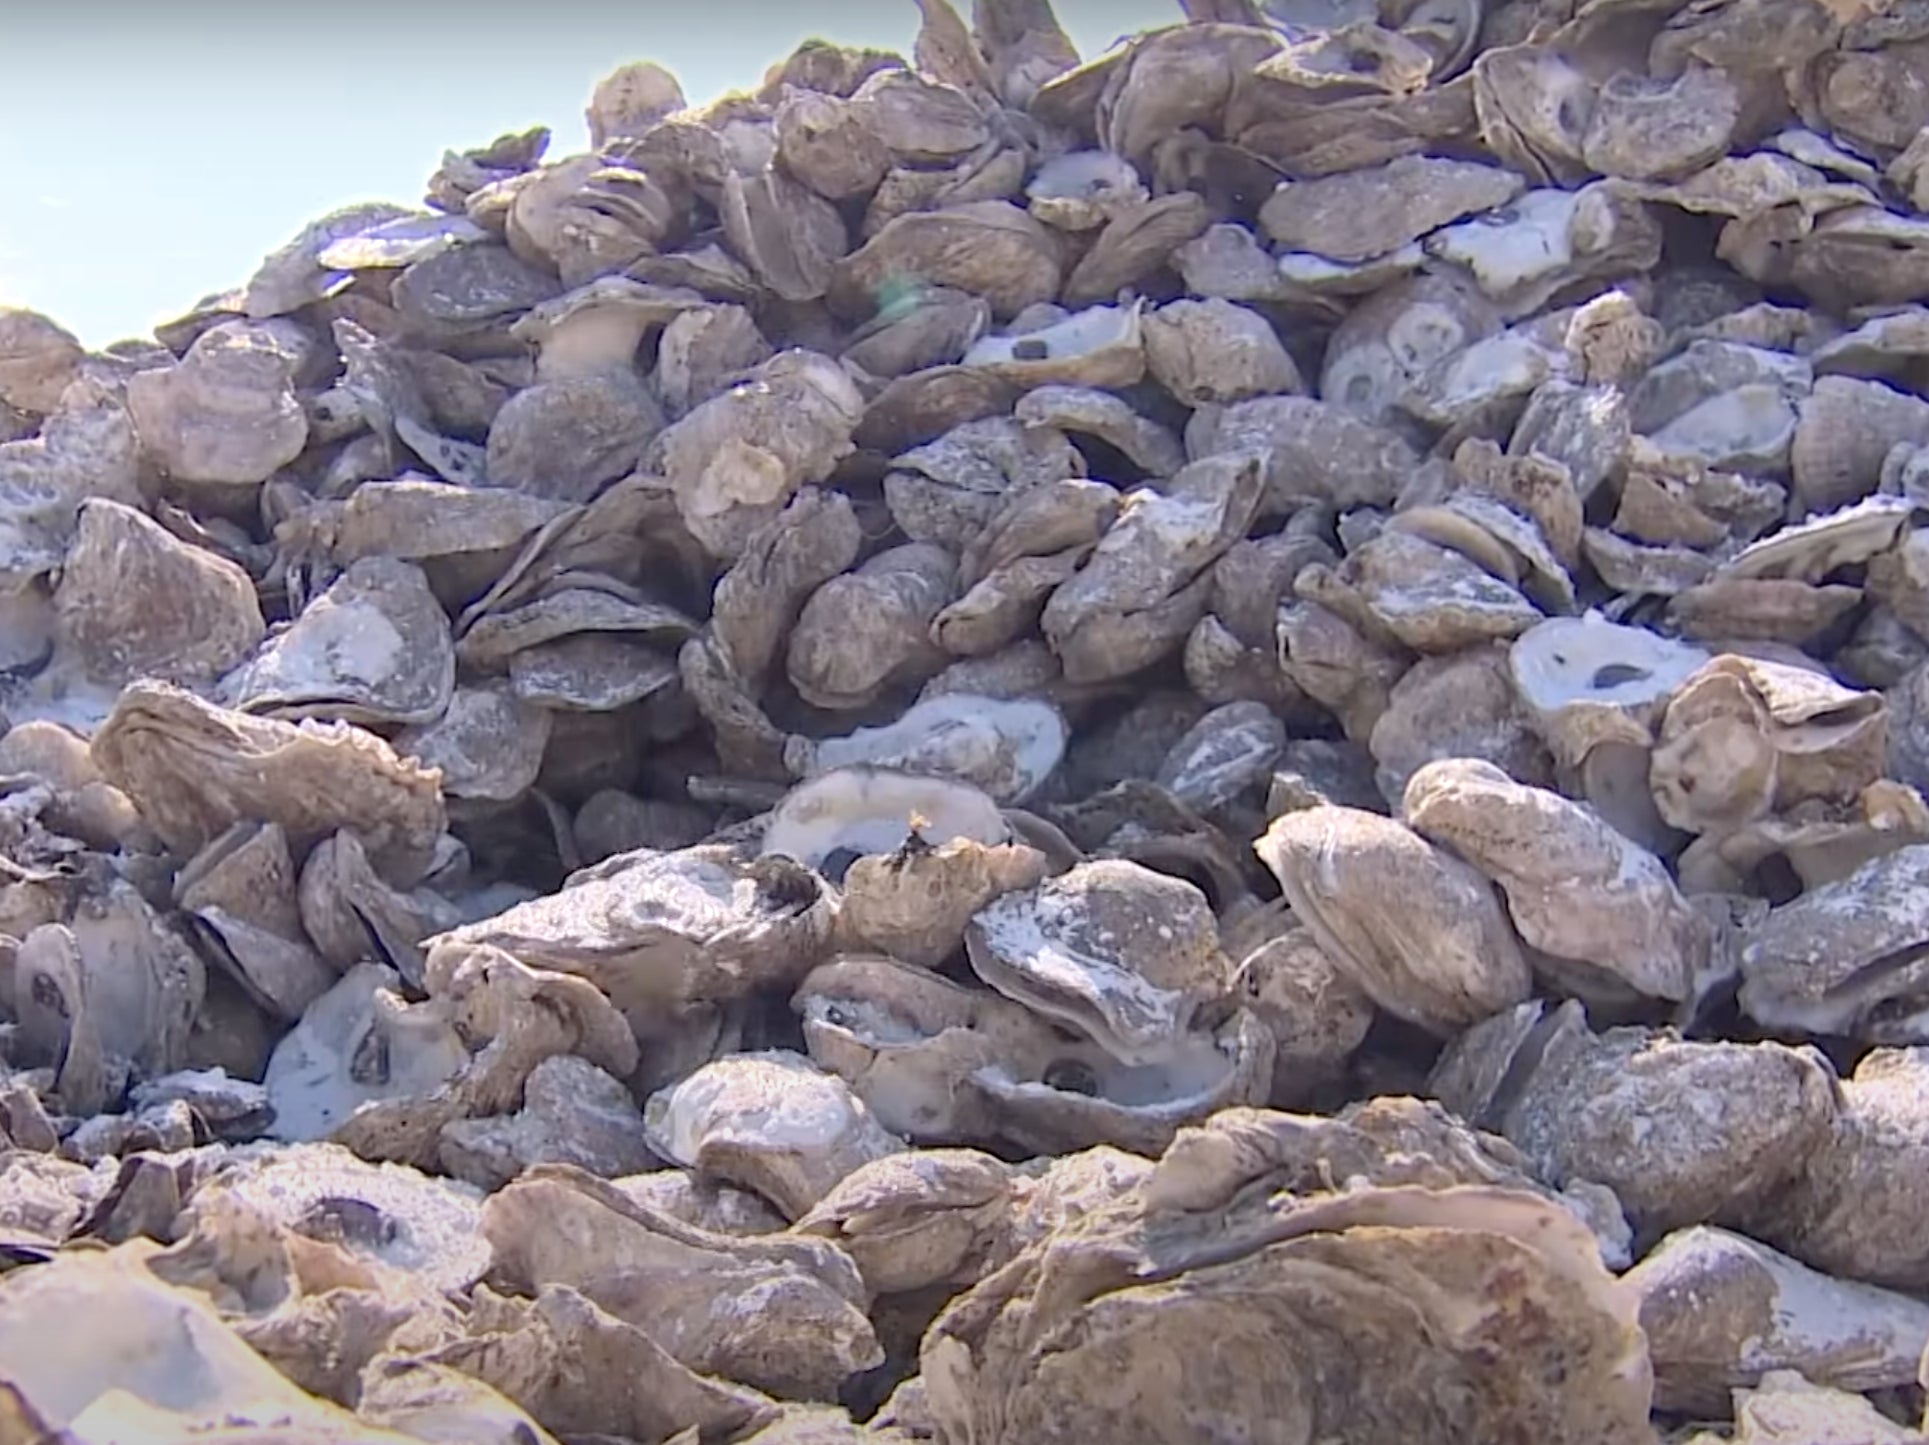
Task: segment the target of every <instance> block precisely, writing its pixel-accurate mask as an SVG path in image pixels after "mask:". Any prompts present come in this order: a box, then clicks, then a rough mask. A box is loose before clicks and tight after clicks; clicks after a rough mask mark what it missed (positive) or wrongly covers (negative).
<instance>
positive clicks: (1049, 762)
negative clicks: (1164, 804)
mask: <svg viewBox="0 0 1929 1445" xmlns="http://www.w3.org/2000/svg"><path fill="white" fill-rule="evenodd" d="M1066 735H1067V729H1066V726H1065V720H1064V718H1063V717H1062V716H1061V715H1060V713H1059V711H1058V709H1056V708H1054V707H1053V706H1051V704H1049V703H1044V702H1036V701H1033V700H1030V699H1013V700H1009V701H1001V700H999V699H997V698H990V697H979V696H974V695H972V694H969V693H948V694H946V695H945V696H943V697H937V698H932V699H930V700H928V701H925V702H920V703H918V704H916V705H915V706H913V707H911V708H909V709H908V710H906V711H905V712H904V713H903V714H902V715H900V716H899V718H898V719H897V721H896V722H893V723H890V724H888V725H886V726H884V727H876V728H859V729H858V730H857V731H856V732H854V733H851V734H849V735H847V736H845V737H841V738H820V739H816V740H811V739H807V738H793V739H792V740H791V745H790V746H789V747H788V748H787V749H786V761H788V762H789V763H790V765H791V768H792V771H793V772H795V773H796V774H797V775H798V776H799V777H805V778H808V777H814V776H816V775H817V774H820V773H823V772H827V771H830V770H831V769H835V768H848V767H857V766H864V767H872V768H882V769H886V770H888V771H892V772H904V773H925V774H930V775H932V776H935V777H943V778H953V779H956V780H957V781H958V782H961V783H969V784H971V785H972V786H973V787H977V788H982V789H984V791H985V792H986V793H988V794H989V795H990V796H991V797H993V798H995V799H996V800H997V801H998V802H1000V803H1022V802H1023V801H1024V800H1025V799H1026V798H1027V797H1028V796H1029V795H1030V794H1032V793H1033V792H1035V791H1037V789H1038V788H1039V787H1040V786H1041V785H1042V784H1043V783H1044V781H1045V780H1046V779H1047V778H1048V777H1050V776H1051V773H1052V770H1053V769H1054V768H1056V767H1057V766H1058V760H1059V759H1060V758H1061V757H1062V756H1063V755H1064V751H1065V740H1066Z"/></svg>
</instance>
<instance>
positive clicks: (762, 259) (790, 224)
mask: <svg viewBox="0 0 1929 1445" xmlns="http://www.w3.org/2000/svg"><path fill="white" fill-rule="evenodd" d="M718 211H719V214H720V215H721V217H722V219H723V228H724V234H725V235H726V236H728V237H729V238H730V247H731V250H732V251H734V252H735V253H736V254H737V255H738V256H739V257H741V258H742V259H743V260H744V261H745V262H746V263H747V264H748V265H749V266H750V268H751V270H752V271H754V272H756V274H757V278H758V279H759V280H760V281H762V282H763V283H764V284H765V285H766V286H768V287H769V288H770V289H771V291H772V292H773V293H774V294H775V295H777V296H780V297H782V298H783V299H784V300H786V301H815V300H817V299H818V298H819V297H821V296H823V294H824V292H825V291H826V290H827V289H828V288H829V287H830V284H831V276H832V274H833V269H834V267H835V266H836V263H837V261H838V260H839V259H840V258H841V257H842V256H844V255H845V253H846V252H848V251H849V250H850V233H849V232H848V231H847V230H846V229H845V226H844V218H843V217H842V216H841V215H839V214H838V210H837V207H836V206H835V205H833V204H832V203H831V202H830V201H827V200H825V199H824V197H822V196H821V195H819V194H817V192H815V191H813V190H812V189H810V188H809V187H808V186H806V185H804V184H803V183H802V182H801V181H796V180H793V179H791V177H790V176H789V175H788V174H787V173H786V172H785V171H783V170H782V169H780V168H779V167H777V166H776V165H771V166H767V167H765V169H764V170H763V171H762V172H761V173H759V174H758V175H756V176H749V177H746V176H740V175H737V174H736V173H734V172H732V173H731V174H729V175H726V176H725V177H724V178H723V195H722V197H721V199H720V201H719V203H718Z"/></svg>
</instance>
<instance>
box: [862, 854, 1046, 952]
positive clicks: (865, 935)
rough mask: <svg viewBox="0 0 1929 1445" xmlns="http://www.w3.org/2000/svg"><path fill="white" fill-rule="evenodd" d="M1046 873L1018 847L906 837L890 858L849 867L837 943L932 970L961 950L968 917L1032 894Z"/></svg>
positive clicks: (868, 857)
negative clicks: (1005, 898) (1006, 897)
mask: <svg viewBox="0 0 1929 1445" xmlns="http://www.w3.org/2000/svg"><path fill="white" fill-rule="evenodd" d="M1049 867H1050V864H1049V862H1048V860H1047V859H1046V856H1045V854H1044V853H1042V852H1040V851H1039V850H1038V849H1036V848H1032V847H1029V846H1027V845H1026V844H1023V843H1001V844H998V845H996V846H995V847H987V846H986V845H985V844H983V843H980V842H978V841H976V840H975V839H972V838H950V839H947V840H946V841H944V842H943V843H940V844H938V845H937V846H936V847H932V846H931V845H930V844H928V843H926V842H925V841H924V839H923V838H922V837H921V836H918V835H916V834H913V835H912V836H910V837H907V838H906V839H905V841H904V844H903V846H902V847H900V848H898V849H897V851H896V852H894V853H890V854H876V853H872V854H865V855H863V856H860V857H858V858H857V859H856V860H855V861H853V862H852V863H851V865H850V868H849V871H848V872H846V873H845V874H844V878H843V888H844V897H843V902H842V906H841V907H840V908H839V910H838V915H837V927H838V935H839V937H840V938H842V939H844V940H845V941H846V942H847V943H849V944H850V945H851V946H852V947H855V948H860V949H874V950H877V951H879V952H882V953H886V954H889V955H890V956H891V957H892V958H896V959H902V960H903V961H904V962H906V963H913V964H918V965H920V966H922V967H925V968H936V967H938V966H939V965H940V964H942V963H943V962H944V961H945V960H946V959H948V958H950V957H951V956H952V955H953V954H954V953H956V952H957V951H958V950H959V948H960V947H962V946H963V944H964V937H965V928H966V925H968V924H969V923H970V922H971V919H972V916H973V915H974V914H976V913H977V912H978V911H979V910H980V909H982V908H984V907H985V906H986V905H987V904H988V903H990V902H991V901H992V900H993V899H994V898H997V897H999V896H1001V895H1003V894H1006V893H1010V892H1014V891H1015V890H1017V889H1021V888H1033V887H1036V886H1037V885H1038V884H1039V883H1041V882H1043V881H1044V879H1045V875H1046V873H1047V871H1048V869H1049Z"/></svg>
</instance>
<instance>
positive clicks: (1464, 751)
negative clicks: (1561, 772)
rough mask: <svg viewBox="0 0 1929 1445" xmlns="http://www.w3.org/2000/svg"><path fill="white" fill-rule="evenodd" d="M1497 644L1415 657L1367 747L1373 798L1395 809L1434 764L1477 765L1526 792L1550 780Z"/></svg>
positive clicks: (1546, 760) (1389, 697) (1544, 758)
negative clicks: (1473, 761)
mask: <svg viewBox="0 0 1929 1445" xmlns="http://www.w3.org/2000/svg"><path fill="white" fill-rule="evenodd" d="M1507 660H1508V649H1507V648H1505V647H1503V646H1500V645H1498V644H1496V645H1493V646H1489V647H1474V648H1468V649H1467V650H1466V651H1464V652H1452V653H1447V654H1445V655H1444V656H1439V657H1423V658H1421V659H1420V660H1419V661H1418V662H1416V663H1415V664H1414V665H1413V666H1412V667H1410V668H1408V669H1407V670H1406V673H1405V675H1404V676H1402V677H1401V678H1400V680H1399V681H1398V682H1397V683H1395V684H1394V685H1393V688H1392V690H1391V691H1389V692H1388V693H1387V697H1386V710H1385V711H1384V712H1382V713H1381V714H1380V717H1379V720H1378V721H1377V722H1375V723H1374V724H1373V730H1372V732H1371V733H1370V734H1369V735H1368V737H1367V746H1368V748H1369V750H1370V751H1371V752H1372V754H1373V761H1374V762H1375V763H1376V764H1378V767H1377V770H1376V778H1377V782H1378V786H1379V791H1380V795H1381V796H1382V797H1383V798H1385V799H1386V800H1387V801H1388V802H1390V803H1393V802H1397V800H1398V799H1399V798H1400V796H1401V795H1402V794H1403V793H1404V792H1405V791H1406V786H1407V782H1408V780H1409V779H1411V778H1412V776H1413V775H1414V774H1415V773H1416V772H1418V771H1419V770H1420V769H1421V768H1422V767H1424V766H1426V765H1427V764H1428V763H1431V762H1433V761H1435V760H1436V759H1440V758H1482V759H1485V760H1486V761H1487V762H1490V763H1493V764H1495V765H1496V766H1497V767H1499V768H1500V769H1501V771H1503V772H1504V773H1506V774H1507V775H1508V776H1509V777H1512V778H1514V779H1516V780H1517V781H1519V782H1522V783H1527V784H1529V785H1531V786H1534V787H1546V786H1549V785H1550V784H1552V782H1553V781H1554V772H1555V770H1554V766H1553V760H1552V759H1551V758H1550V757H1549V756H1548V753H1547V749H1546V747H1545V746H1544V745H1543V744H1542V742H1541V740H1540V738H1539V736H1538V735H1537V734H1536V733H1535V731H1534V728H1533V723H1532V719H1531V716H1530V714H1529V713H1528V712H1527V709H1526V708H1525V707H1523V706H1522V705H1521V701H1520V696H1519V694H1518V693H1517V692H1516V691H1515V688H1514V682H1513V677H1512V674H1511V673H1510V672H1509V670H1508V666H1507Z"/></svg>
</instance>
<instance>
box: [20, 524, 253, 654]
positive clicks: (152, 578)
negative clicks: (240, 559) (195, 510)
mask: <svg viewBox="0 0 1929 1445" xmlns="http://www.w3.org/2000/svg"><path fill="white" fill-rule="evenodd" d="M78 523H79V524H78V526H77V528H76V530H75V536H74V541H73V545H72V546H70V547H69V548H68V551H67V560H66V563H65V565H64V566H63V567H62V569H61V575H60V583H59V585H58V586H57V587H55V589H54V597H53V611H54V636H55V640H56V642H57V643H58V645H59V646H60V647H61V648H62V649H63V650H64V651H67V652H69V653H71V654H72V655H73V656H74V657H75V658H76V660H77V661H78V662H79V664H80V665H81V666H82V667H83V668H84V669H85V671H86V672H87V673H88V675H90V676H91V677H94V678H96V679H98V680H99V681H101V682H103V683H107V684H109V685H112V686H117V687H118V686H121V685H124V684H126V683H128V682H131V681H133V680H134V679H135V678H136V677H154V678H159V679H161V680H163V681H166V682H178V683H197V682H199V683H206V682H210V681H212V680H213V679H214V678H215V677H217V676H218V675H220V674H221V673H223V672H225V671H226V670H227V669H228V668H229V667H231V666H233V665H234V664H235V663H236V662H238V661H240V660H241V659H242V658H243V657H245V656H246V655H247V654H248V653H249V652H250V651H252V650H253V648H254V646H255V644H256V643H258V642H259V641H260V640H261V637H262V633H263V632H264V631H265V630H266V627H265V624H264V623H263V622H262V619H261V606H260V603H259V602H258V601H257V600H256V598H255V589H254V584H253V583H252V582H251V581H249V579H248V574H247V573H246V572H244V571H242V569H241V568H239V567H237V566H236V565H235V564H234V563H232V562H229V561H227V560H226V559H224V558H221V557H217V556H216V555H214V554H213V553H212V552H208V551H205V550H203V549H202V548H199V547H192V546H189V545H188V544H187V543H185V542H181V541H177V540H176V539H175V538H173V537H172V536H170V535H169V534H168V533H167V532H166V531H165V530H164V529H163V528H162V527H161V526H160V525H159V524H158V523H156V522H153V521H151V520H149V519H148V518H147V517H145V516H143V515H142V514H141V513H140V512H137V511H135V510H134V509H133V508H132V507H127V506H123V505H122V504H121V503H119V502H116V501H111V500H109V499H108V498H106V497H91V498H89V499H88V500H86V501H84V502H82V503H81V504H80V508H79V512H78ZM156 598H166V599H168V601H169V604H170V605H169V606H168V607H167V608H166V609H160V608H157V607H156V606H155V605H154V602H155V599H156Z"/></svg>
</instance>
